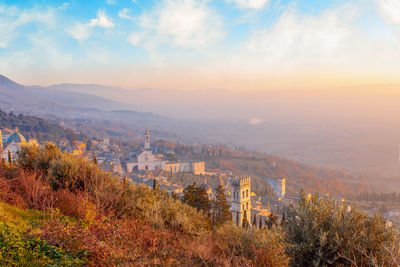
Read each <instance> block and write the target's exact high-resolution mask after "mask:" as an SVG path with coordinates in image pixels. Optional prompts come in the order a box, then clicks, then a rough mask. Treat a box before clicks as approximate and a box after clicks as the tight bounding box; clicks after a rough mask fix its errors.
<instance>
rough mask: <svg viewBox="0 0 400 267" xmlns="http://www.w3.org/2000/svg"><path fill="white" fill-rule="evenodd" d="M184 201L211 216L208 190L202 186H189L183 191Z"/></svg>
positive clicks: (194, 184)
mask: <svg viewBox="0 0 400 267" xmlns="http://www.w3.org/2000/svg"><path fill="white" fill-rule="evenodd" d="M182 201H183V202H184V203H186V204H188V205H190V206H192V207H195V208H196V209H197V210H198V211H202V212H203V213H204V214H206V215H210V210H211V201H210V199H209V198H208V194H207V192H206V190H205V189H204V188H203V187H201V186H196V183H193V184H191V185H188V186H187V187H185V189H184V190H183V197H182Z"/></svg>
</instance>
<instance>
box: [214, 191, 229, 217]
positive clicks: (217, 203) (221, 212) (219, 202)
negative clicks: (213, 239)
mask: <svg viewBox="0 0 400 267" xmlns="http://www.w3.org/2000/svg"><path fill="white" fill-rule="evenodd" d="M212 208H213V214H214V223H215V224H224V223H225V222H229V221H232V214H231V211H230V207H229V205H228V201H227V200H226V196H225V190H224V187H223V186H222V185H218V187H217V188H216V190H215V200H213V203H212Z"/></svg>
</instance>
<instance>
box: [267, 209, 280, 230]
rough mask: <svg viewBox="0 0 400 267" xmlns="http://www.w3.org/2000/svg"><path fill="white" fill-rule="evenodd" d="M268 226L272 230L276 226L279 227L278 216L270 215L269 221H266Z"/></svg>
mask: <svg viewBox="0 0 400 267" xmlns="http://www.w3.org/2000/svg"><path fill="white" fill-rule="evenodd" d="M266 225H267V227H268V228H269V229H271V228H272V226H274V225H275V226H276V225H278V216H276V215H274V214H272V212H271V213H270V214H269V215H268V218H267V221H266Z"/></svg>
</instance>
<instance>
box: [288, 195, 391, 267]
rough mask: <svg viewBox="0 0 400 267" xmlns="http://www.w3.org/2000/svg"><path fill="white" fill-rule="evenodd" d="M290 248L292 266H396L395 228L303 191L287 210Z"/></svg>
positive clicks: (377, 218)
mask: <svg viewBox="0 0 400 267" xmlns="http://www.w3.org/2000/svg"><path fill="white" fill-rule="evenodd" d="M286 215H287V216H286V226H285V230H286V233H287V239H286V240H287V242H288V243H289V245H288V249H287V252H288V254H289V256H291V257H292V265H293V266H338V265H344V266H349V265H357V266H393V265H395V264H394V263H393V257H392V255H391V254H392V253H391V251H390V248H393V245H394V244H395V241H396V239H395V231H394V230H393V229H392V228H390V227H387V224H386V221H385V220H384V218H383V217H381V216H378V215H373V216H369V215H368V214H366V213H365V212H362V211H360V210H358V209H357V208H356V207H352V209H351V210H349V208H348V206H347V204H346V203H345V202H343V203H340V204H339V203H337V202H335V201H334V200H333V199H331V198H329V197H319V196H318V195H317V194H316V195H314V196H308V197H307V196H306V195H305V194H302V195H301V200H300V202H299V203H298V206H297V207H296V208H295V207H291V208H290V209H289V210H288V211H287V214H286Z"/></svg>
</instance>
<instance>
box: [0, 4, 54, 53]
mask: <svg viewBox="0 0 400 267" xmlns="http://www.w3.org/2000/svg"><path fill="white" fill-rule="evenodd" d="M56 10H57V9H56V8H47V9H45V10H39V9H36V8H33V9H25V10H21V9H18V8H16V7H14V6H10V7H7V6H2V5H0V47H1V48H7V47H8V45H9V43H10V42H11V41H12V40H14V39H15V38H17V37H18V36H20V35H21V34H22V33H21V31H20V29H21V27H22V26H25V25H28V24H37V23H40V24H42V25H45V26H46V27H53V26H54V24H55V21H56V20H55V12H56Z"/></svg>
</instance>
